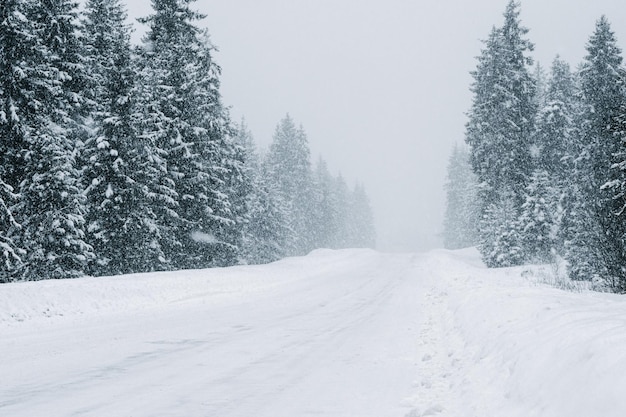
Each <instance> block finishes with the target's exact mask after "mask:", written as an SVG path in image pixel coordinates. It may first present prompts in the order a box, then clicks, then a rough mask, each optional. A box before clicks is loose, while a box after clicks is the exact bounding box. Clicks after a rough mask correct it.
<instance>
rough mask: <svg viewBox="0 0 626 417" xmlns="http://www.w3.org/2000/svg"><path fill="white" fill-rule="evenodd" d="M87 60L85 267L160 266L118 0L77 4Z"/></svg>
mask: <svg viewBox="0 0 626 417" xmlns="http://www.w3.org/2000/svg"><path fill="white" fill-rule="evenodd" d="M84 27H85V39H86V46H87V48H86V50H87V54H86V56H87V62H88V67H89V70H90V72H91V74H92V76H93V78H94V80H95V88H94V89H93V91H92V98H93V101H94V102H95V103H96V106H95V109H94V112H93V121H92V126H91V129H90V135H89V138H88V140H87V142H86V144H85V151H84V158H83V159H84V160H85V167H84V173H83V177H84V181H85V186H86V195H87V199H88V216H87V222H88V230H89V233H88V237H89V241H90V243H91V244H92V245H93V246H94V248H95V251H96V254H97V262H96V263H95V264H94V265H93V266H92V268H91V272H92V273H93V274H97V275H102V274H106V275H113V274H124V273H132V272H143V271H149V270H153V269H161V268H159V267H158V265H159V264H160V263H161V260H163V259H164V254H163V251H162V250H161V248H160V244H159V229H158V226H157V224H156V220H157V216H156V213H155V211H154V209H153V206H154V205H157V204H163V203H162V202H160V201H158V200H157V199H156V198H154V196H155V195H156V192H155V190H153V189H152V185H153V183H154V180H153V179H154V178H155V177H156V178H158V174H159V166H158V165H156V164H154V162H153V160H152V159H151V158H150V157H149V155H150V154H151V152H152V149H151V144H150V142H149V141H146V140H145V139H144V138H141V137H139V132H138V129H139V127H140V123H141V114H140V112H139V111H138V109H137V101H138V98H137V95H138V94H137V88H136V74H135V71H134V66H133V62H132V51H131V46H130V27H129V26H128V25H127V24H126V12H125V10H124V8H123V6H122V5H121V3H120V2H119V0H89V1H88V2H87V4H86V7H85V18H84Z"/></svg>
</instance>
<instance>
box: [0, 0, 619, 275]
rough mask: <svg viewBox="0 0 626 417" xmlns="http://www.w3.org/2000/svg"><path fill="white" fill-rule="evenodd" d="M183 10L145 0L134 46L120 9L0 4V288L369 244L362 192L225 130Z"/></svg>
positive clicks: (178, 0) (297, 144)
mask: <svg viewBox="0 0 626 417" xmlns="http://www.w3.org/2000/svg"><path fill="white" fill-rule="evenodd" d="M193 1H194V0H152V2H151V4H152V9H153V10H152V13H151V14H150V15H148V16H145V17H144V18H143V19H141V22H142V23H144V24H145V25H147V27H148V31H147V33H146V34H145V36H144V37H143V39H142V42H141V44H140V45H137V46H135V45H133V44H132V43H131V41H130V33H131V30H132V28H131V25H129V23H128V22H127V16H126V11H125V8H124V6H123V5H122V4H121V2H120V0H88V1H86V3H85V5H84V8H82V9H79V5H78V3H77V2H76V1H73V0H45V1H44V0H2V1H1V2H0V159H1V161H0V222H1V227H0V258H1V259H0V260H1V263H0V282H12V281H22V280H41V279H58V278H74V277H80V276H84V275H93V276H100V275H117V274H127V273H136V272H147V271H161V270H178V269H187V268H208V267H218V266H228V265H235V264H256V263H267V262H272V261H275V260H278V259H280V258H282V257H285V256H294V255H303V254H306V253H308V252H309V251H311V250H313V249H315V248H322V247H323V248H343V247H372V246H373V245H374V244H375V231H374V226H373V217H372V216H373V215H372V210H371V207H370V203H369V200H368V196H367V194H366V192H365V189H364V187H363V186H362V185H360V184H358V185H356V186H354V187H352V186H350V185H348V184H347V183H346V181H345V180H344V179H343V177H342V176H341V175H333V174H331V172H330V171H329V168H328V167H327V165H326V163H325V162H324V160H323V159H321V158H320V159H319V160H318V161H317V162H316V163H315V164H313V163H312V162H311V152H310V149H309V144H308V138H307V134H306V132H305V130H304V129H303V127H302V126H299V125H298V124H297V123H296V121H294V120H293V119H292V118H291V117H290V116H289V115H287V116H285V118H283V119H282V120H280V121H279V122H278V124H277V127H276V131H275V134H274V137H273V142H272V144H271V146H270V147H269V149H268V150H266V151H264V152H260V151H259V150H257V149H256V147H255V144H254V140H253V137H252V134H251V132H250V131H249V130H248V127H247V126H246V123H245V120H242V121H241V122H238V123H235V122H233V121H232V120H231V118H230V115H229V109H228V107H227V106H226V105H225V104H224V103H223V100H222V97H221V94H220V76H221V71H222V70H221V68H220V66H219V65H218V64H217V63H216V62H215V60H214V55H215V49H214V47H213V45H212V43H211V41H210V39H209V35H208V33H207V31H206V30H205V29H203V28H201V27H200V26H199V23H200V20H201V19H202V18H203V16H202V15H201V14H200V13H198V12H196V11H194V9H193V7H192V6H193ZM611 190H615V191H616V192H618V187H617V186H616V187H611ZM581 192H582V191H581Z"/></svg>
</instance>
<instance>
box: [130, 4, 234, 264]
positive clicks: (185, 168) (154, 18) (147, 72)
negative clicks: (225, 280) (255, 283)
mask: <svg viewBox="0 0 626 417" xmlns="http://www.w3.org/2000/svg"><path fill="white" fill-rule="evenodd" d="M193 1H194V0H152V7H153V9H154V14H152V15H150V16H148V17H147V18H145V19H142V20H141V21H142V22H143V23H146V24H148V26H149V30H148V32H147V34H146V35H145V37H144V40H143V47H142V49H141V60H140V68H141V74H142V83H144V84H145V88H146V93H147V94H145V95H144V96H143V97H144V103H142V106H143V107H144V108H145V111H146V114H145V116H144V120H145V122H144V126H143V135H144V136H145V137H147V138H150V140H151V141H152V142H153V143H154V145H155V147H156V149H158V155H159V157H160V158H161V162H162V168H163V172H162V178H161V180H160V181H159V184H160V185H161V187H162V189H163V190H164V191H166V192H165V193H164V195H167V196H168V199H171V201H169V202H168V204H169V203H174V204H175V206H176V207H174V208H173V209H172V208H170V207H163V209H162V210H161V213H160V215H159V223H160V225H161V231H162V236H163V238H162V240H161V246H162V247H163V248H164V250H165V252H166V254H167V258H168V260H171V262H172V264H171V267H173V268H198V267H209V266H216V265H227V264H233V263H236V262H237V259H238V253H237V252H238V245H239V240H240V238H241V223H240V221H241V218H240V216H239V215H238V213H237V211H238V208H237V207H234V206H233V200H232V195H231V192H232V190H233V188H236V187H235V186H234V183H236V182H237V181H238V180H239V179H240V178H241V174H240V169H241V162H240V161H238V160H237V158H238V156H237V150H236V146H235V145H234V142H233V140H232V138H231V134H232V131H231V127H230V121H229V117H228V114H227V111H226V109H225V108H224V106H223V105H222V102H221V97H220V93H219V75H220V68H219V67H218V66H217V64H216V63H215V62H214V60H213V57H212V52H213V47H212V45H211V44H210V42H209V40H208V35H207V34H206V33H205V32H204V31H202V30H200V29H199V28H198V27H197V26H196V25H195V22H196V21H198V20H199V19H201V18H202V17H203V16H202V15H201V14H200V13H197V12H195V11H193V10H191V8H190V4H191V3H192V2H193Z"/></svg>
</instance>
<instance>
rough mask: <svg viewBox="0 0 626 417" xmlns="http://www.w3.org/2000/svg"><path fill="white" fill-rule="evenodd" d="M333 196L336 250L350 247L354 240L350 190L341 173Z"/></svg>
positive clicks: (334, 187)
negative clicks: (351, 223) (352, 236)
mask: <svg viewBox="0 0 626 417" xmlns="http://www.w3.org/2000/svg"><path fill="white" fill-rule="evenodd" d="M333 194H334V201H335V204H336V206H335V210H334V211H335V219H336V220H335V233H334V239H333V246H332V247H333V248H334V249H343V248H348V247H350V242H351V240H352V238H351V235H352V231H351V225H350V216H351V213H350V189H349V188H348V184H347V183H346V180H345V179H344V178H343V175H341V173H339V174H338V175H337V176H336V177H335V178H334V181H333Z"/></svg>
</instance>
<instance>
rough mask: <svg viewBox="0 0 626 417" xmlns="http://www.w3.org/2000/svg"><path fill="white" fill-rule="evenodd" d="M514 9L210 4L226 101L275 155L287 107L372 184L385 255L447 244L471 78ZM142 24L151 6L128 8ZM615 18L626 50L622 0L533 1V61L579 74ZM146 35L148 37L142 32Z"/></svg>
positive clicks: (144, 0) (319, 1) (332, 155)
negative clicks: (449, 170)
mask: <svg viewBox="0 0 626 417" xmlns="http://www.w3.org/2000/svg"><path fill="white" fill-rule="evenodd" d="M507 2H508V1H507V0H472V1H468V0H439V1H436V0H430V1H424V0H198V1H197V2H196V3H194V5H193V7H194V8H195V9H197V10H199V11H201V12H203V13H204V14H206V15H207V18H206V19H205V21H204V22H203V23H202V25H203V26H206V27H207V28H208V29H209V32H210V34H211V38H212V41H213V43H214V44H215V45H216V46H217V47H218V48H219V52H218V53H217V54H216V60H217V61H218V63H219V64H220V65H221V66H222V71H223V73H222V90H221V91H222V95H223V98H224V102H225V103H226V104H227V105H229V106H231V108H232V109H231V114H232V116H233V119H234V120H239V119H240V117H241V116H245V117H246V120H247V122H248V125H249V127H250V129H251V130H252V132H253V134H254V136H255V139H256V141H257V143H259V144H260V145H261V146H266V145H267V144H268V143H269V142H270V141H271V137H272V134H273V132H274V129H275V126H276V124H277V123H278V121H279V120H280V119H281V118H282V117H283V116H284V115H285V114H286V113H287V112H289V113H290V114H291V116H292V117H293V118H294V119H295V120H296V121H297V122H300V123H302V125H303V126H304V129H305V130H306V132H307V134H308V138H309V142H310V145H311V149H312V151H313V155H314V158H317V155H320V154H321V155H323V157H324V158H325V159H326V160H327V161H328V163H329V166H330V168H331V170H333V171H334V172H338V171H341V172H342V174H343V175H344V177H346V179H347V180H349V181H351V182H352V181H355V180H357V179H358V180H360V181H362V182H363V183H364V184H365V187H366V189H367V191H368V193H369V195H370V198H371V200H372V205H373V208H374V211H375V216H376V223H377V229H378V234H379V248H380V249H383V250H400V251H411V250H424V249H429V248H432V247H438V246H440V244H441V243H440V239H439V237H438V234H439V233H440V231H441V227H442V226H441V223H442V218H443V211H444V201H445V198H444V197H445V194H444V191H443V184H444V180H445V168H446V164H447V159H448V155H449V152H450V150H451V148H452V146H453V145H454V143H455V142H459V143H460V142H462V141H463V135H464V124H465V115H464V113H465V112H466V111H467V110H468V108H469V106H470V104H471V94H470V92H469V85H470V83H471V77H470V75H469V72H470V71H471V70H473V69H474V68H475V65H476V61H475V57H476V56H477V55H478V54H479V53H480V49H481V47H482V45H481V43H480V39H484V38H486V36H487V35H488V33H489V31H490V29H491V27H492V26H493V25H500V24H501V23H502V13H503V11H504V9H505V6H506V4H507ZM127 6H128V9H129V14H130V17H131V18H132V19H134V18H136V17H139V16H144V15H146V14H149V13H151V8H150V1H149V0H128V1H127ZM602 14H606V15H607V17H608V18H609V20H610V21H611V23H612V24H613V29H614V30H615V32H616V34H617V37H618V40H619V41H620V45H622V47H623V45H624V42H622V40H626V5H624V3H623V2H622V1H620V0H579V1H576V0H574V1H572V0H525V1H523V2H522V16H521V17H522V21H523V23H524V24H525V26H527V27H528V28H529V29H530V30H531V31H530V33H529V38H530V39H531V40H532V41H533V42H534V43H535V45H536V50H535V53H534V57H535V59H537V60H539V61H540V62H541V63H542V65H543V66H544V67H549V65H550V63H551V61H552V59H553V58H554V56H555V55H556V54H560V55H561V57H562V58H564V59H565V60H567V61H568V62H570V64H572V66H573V67H575V66H576V65H577V64H578V63H579V62H580V61H581V60H582V58H583V56H584V54H585V50H584V48H585V45H586V42H587V39H588V37H589V35H590V34H591V33H592V31H593V29H594V25H595V21H596V20H597V19H598V18H599V17H600V16H601V15H602ZM135 26H136V28H137V32H136V35H135V39H136V40H138V38H139V37H140V34H141V33H142V29H141V27H140V25H138V24H137V23H135Z"/></svg>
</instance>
